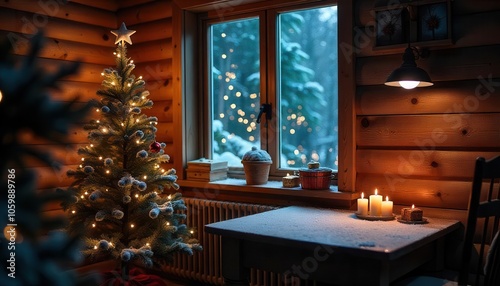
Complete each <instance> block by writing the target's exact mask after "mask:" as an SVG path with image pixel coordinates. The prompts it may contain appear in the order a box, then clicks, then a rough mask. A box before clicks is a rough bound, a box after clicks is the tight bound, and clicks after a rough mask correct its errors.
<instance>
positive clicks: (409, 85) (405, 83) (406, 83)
mask: <svg viewBox="0 0 500 286" xmlns="http://www.w3.org/2000/svg"><path fill="white" fill-rule="evenodd" d="M419 84H420V81H414V80H401V81H399V85H400V86H401V87H402V88H404V89H413V88H415V87H417V86H418V85H419Z"/></svg>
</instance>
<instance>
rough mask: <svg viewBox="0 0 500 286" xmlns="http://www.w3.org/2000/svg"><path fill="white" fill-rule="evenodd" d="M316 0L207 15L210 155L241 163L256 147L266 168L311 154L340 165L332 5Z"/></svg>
mask: <svg viewBox="0 0 500 286" xmlns="http://www.w3.org/2000/svg"><path fill="white" fill-rule="evenodd" d="M313 5H318V4H313ZM313 5H311V4H309V5H306V6H304V5H300V6H297V5H295V6H291V7H286V8H283V7H280V8H273V9H267V10H259V11H256V12H252V13H248V14H240V15H237V16H233V17H231V18H227V17H226V18H225V19H220V18H214V19H208V20H207V21H206V22H205V28H206V31H207V33H206V35H207V37H206V39H205V42H206V44H207V54H206V60H205V62H206V63H207V68H206V75H207V79H206V80H207V84H206V85H205V86H206V90H205V92H206V95H207V97H208V98H209V102H208V104H207V107H208V110H207V111H208V114H209V118H210V121H211V122H209V124H208V126H209V128H208V131H207V134H206V136H208V137H209V138H208V140H207V142H210V143H211V144H208V145H209V150H208V152H210V155H211V157H212V158H214V159H216V160H225V161H228V163H229V166H230V167H235V168H238V167H241V158H242V156H243V154H244V153H245V152H247V151H249V150H250V149H251V147H252V146H256V147H258V148H260V149H265V150H267V151H268V152H269V153H270V155H271V157H272V158H273V166H274V168H273V170H272V171H271V175H282V174H283V173H285V172H290V170H294V169H298V168H302V167H306V166H307V163H308V162H310V161H318V162H320V164H321V166H324V167H329V168H332V169H337V166H338V163H337V161H338V76H337V74H338V61H337V60H338V57H337V46H338V45H337V6H336V5H332V4H329V5H325V4H324V3H323V4H321V6H313ZM269 116H270V119H269ZM259 122H260V123H259Z"/></svg>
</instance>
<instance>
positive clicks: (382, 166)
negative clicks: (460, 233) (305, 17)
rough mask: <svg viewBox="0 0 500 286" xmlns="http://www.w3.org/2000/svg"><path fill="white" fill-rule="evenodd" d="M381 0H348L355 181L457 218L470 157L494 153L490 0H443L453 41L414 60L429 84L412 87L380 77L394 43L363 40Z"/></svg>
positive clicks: (498, 131)
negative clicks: (351, 3)
mask: <svg viewBox="0 0 500 286" xmlns="http://www.w3.org/2000/svg"><path fill="white" fill-rule="evenodd" d="M374 2H376V3H374ZM380 2H382V3H380ZM383 2H384V1H369V0H358V1H356V2H355V27H354V30H355V35H354V44H355V47H356V49H355V52H356V86H357V91H356V131H355V132H356V144H357V152H356V166H357V179H356V189H357V191H363V192H365V194H366V193H368V194H371V193H373V191H374V189H375V188H378V190H379V193H381V194H382V195H384V196H385V195H388V196H389V197H390V198H391V199H393V200H394V201H395V204H397V205H398V207H402V206H409V205H411V204H415V205H416V206H420V207H423V208H424V209H425V210H426V214H428V215H431V214H432V215H437V216H443V217H453V218H457V217H459V218H461V219H462V220H463V219H464V217H465V215H466V209H467V207H468V199H469V194H470V189H471V179H472V174H473V167H474V160H475V158H476V157H478V156H484V157H486V158H489V157H492V156H494V155H498V154H500V125H499V122H500V53H499V51H500V38H499V37H497V36H496V35H497V34H498V31H499V30H500V21H498V17H499V16H500V2H499V1H487V0H480V1H467V0H455V1H452V34H453V43H452V44H448V45H442V46H430V47H429V49H430V55H429V57H428V58H421V59H419V60H418V61H417V65H418V66H419V67H421V68H423V69H425V70H426V71H427V72H428V73H429V75H430V76H431V78H432V80H433V82H434V83H435V85H434V86H433V87H428V88H416V89H414V90H404V89H402V88H394V87H386V86H384V85H383V83H384V81H385V79H386V77H387V76H388V75H389V73H390V72H391V71H392V70H394V69H395V68H397V67H399V66H400V65H401V63H402V54H403V52H404V50H403V49H404V48H397V49H373V47H374V43H375V40H374V33H373V25H374V23H375V22H374V21H375V17H374V12H373V9H374V8H375V7H376V6H375V5H377V6H378V5H379V4H380V5H382V6H383V5H384V3H383ZM385 2H391V3H392V4H394V1H385ZM387 4H389V3H385V5H387Z"/></svg>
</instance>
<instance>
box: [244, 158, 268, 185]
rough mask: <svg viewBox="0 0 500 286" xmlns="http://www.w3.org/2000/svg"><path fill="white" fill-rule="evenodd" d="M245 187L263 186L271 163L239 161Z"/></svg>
mask: <svg viewBox="0 0 500 286" xmlns="http://www.w3.org/2000/svg"><path fill="white" fill-rule="evenodd" d="M241 163H242V164H243V170H244V171H245V179H246V181H247V185H264V184H265V183H267V180H268V179H269V170H270V169H271V164H272V161H241Z"/></svg>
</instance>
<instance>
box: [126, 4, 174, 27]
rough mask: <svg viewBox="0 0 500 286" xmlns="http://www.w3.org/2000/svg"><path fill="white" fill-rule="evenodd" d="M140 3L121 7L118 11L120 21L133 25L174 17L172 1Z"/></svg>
mask: <svg viewBox="0 0 500 286" xmlns="http://www.w3.org/2000/svg"><path fill="white" fill-rule="evenodd" d="M120 4H122V3H120ZM139 4H140V3H139V2H137V3H135V5H133V6H129V7H127V8H120V9H119V10H118V13H117V17H118V22H120V23H121V22H125V23H126V24H127V26H132V25H136V24H140V23H147V22H152V21H156V20H163V19H167V18H171V17H172V1H168V0H163V1H152V2H147V3H145V4H142V5H139ZM122 7H123V6H122Z"/></svg>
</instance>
